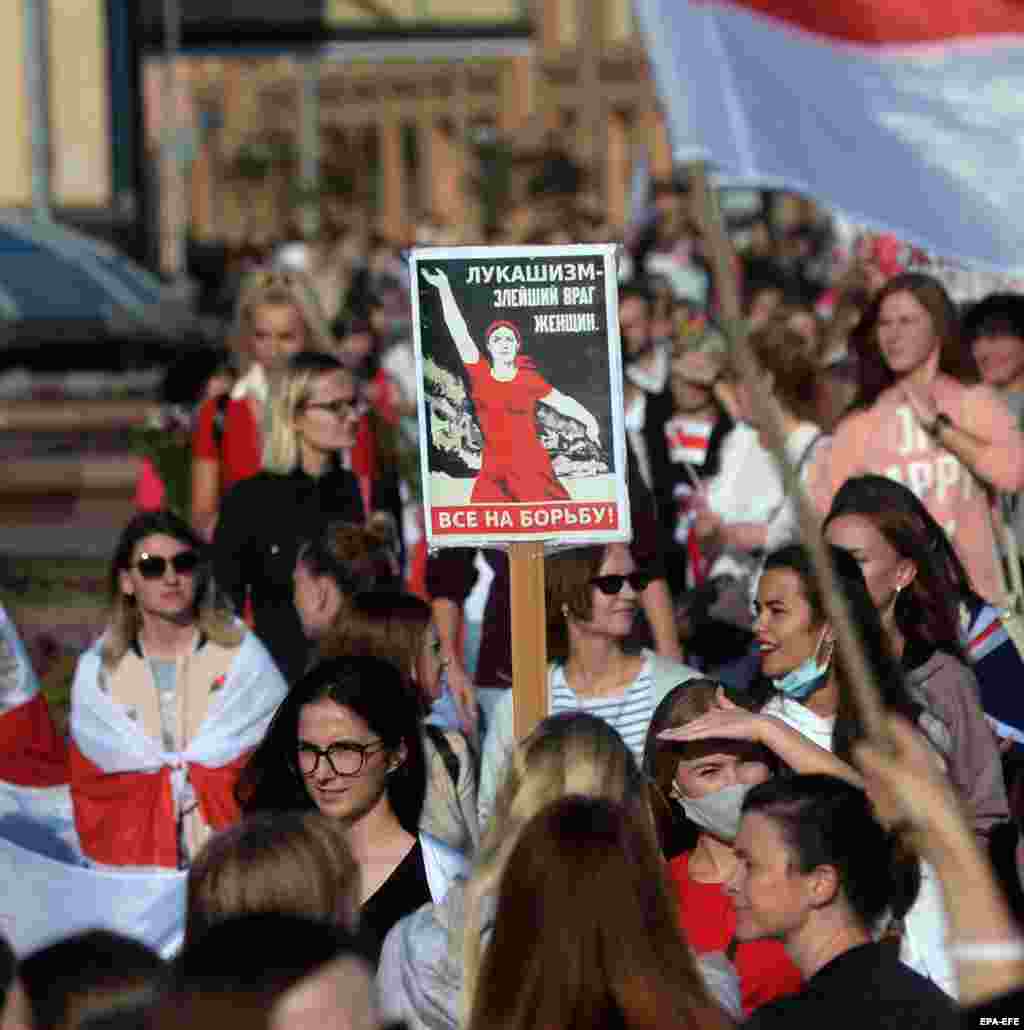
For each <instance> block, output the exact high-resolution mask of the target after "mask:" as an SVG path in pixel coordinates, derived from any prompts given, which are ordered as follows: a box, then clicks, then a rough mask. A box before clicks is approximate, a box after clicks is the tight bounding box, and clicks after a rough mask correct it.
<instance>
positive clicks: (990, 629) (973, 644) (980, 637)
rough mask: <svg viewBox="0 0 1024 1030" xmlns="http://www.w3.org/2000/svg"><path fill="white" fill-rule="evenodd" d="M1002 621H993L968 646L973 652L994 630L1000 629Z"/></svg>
mask: <svg viewBox="0 0 1024 1030" xmlns="http://www.w3.org/2000/svg"><path fill="white" fill-rule="evenodd" d="M1002 625H1003V624H1002V621H1001V620H999V619H993V620H992V621H991V622H990V623H989V624H988V625H987V626H986V627H985V628H984V629H983V630H982V631H981V632H980V633H979V634H978V635H977V636H976V637H975V638H974V639H973V640H972V641H971V642H970V644H969V645H968V646H969V647H970V649H971V650H972V651H973V650H974V649H975V648H976V647H980V646H981V645H982V644H983V643H984V642H985V641H986V640H988V638H989V637H990V636H992V634H993V633H995V632H996V630H998V629H1000V628H1001V627H1002Z"/></svg>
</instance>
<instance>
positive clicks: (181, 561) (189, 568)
mask: <svg viewBox="0 0 1024 1030" xmlns="http://www.w3.org/2000/svg"><path fill="white" fill-rule="evenodd" d="M169 561H170V566H171V568H172V569H174V571H175V572H176V573H177V574H178V575H179V576H190V575H191V574H192V573H193V572H195V571H196V569H197V568H198V567H199V564H200V562H201V561H202V559H201V558H200V557H199V554H198V552H196V551H182V552H181V553H180V554H176V555H174V557H173V558H171V559H170V560H169ZM167 565H168V559H167V558H165V557H164V556H163V555H162V554H147V553H146V552H145V551H143V552H142V554H140V555H139V559H138V561H136V563H135V568H137V569H138V570H139V575H140V576H141V577H142V578H143V579H160V577H161V576H163V574H164V573H165V572H166V571H167Z"/></svg>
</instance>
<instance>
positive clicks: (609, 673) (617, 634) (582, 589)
mask: <svg viewBox="0 0 1024 1030" xmlns="http://www.w3.org/2000/svg"><path fill="white" fill-rule="evenodd" d="M650 578H651V577H650V576H649V575H648V573H646V572H642V571H638V570H637V567H636V565H635V563H634V561H633V556H632V554H631V553H630V550H629V546H628V545H627V544H608V545H607V546H605V547H601V546H594V547H579V548H574V549H572V550H569V551H563V552H561V553H558V554H552V555H549V556H548V557H547V558H546V559H545V561H544V595H545V596H544V604H545V610H546V613H547V614H546V618H547V651H548V658H549V659H550V664H549V665H548V714H550V715H554V714H556V713H558V712H567V711H577V710H579V711H585V712H590V713H591V714H592V715H596V716H598V717H599V718H601V719H603V720H604V721H605V722H607V723H609V724H610V725H611V726H613V727H614V728H615V729H616V730H618V732H619V733H620V734H621V735H622V738H623V739H624V740H625V742H626V744H627V745H629V747H630V749H631V750H632V752H633V754H634V755H635V756H636V758H637V760H638V761H639V759H640V757H641V755H642V754H643V750H644V737H645V734H646V733H647V726H648V724H649V723H650V721H651V715H652V714H653V712H654V709H655V708H656V707H657V705H658V702H659V701H660V700H661V699H662V698H663V697H664V696H665V694H666V693H668V691H669V690H671V689H672V688H673V687H675V686H677V685H678V684H680V683H682V682H684V681H685V680H688V679H691V678H692V677H694V676H698V675H699V673H698V672H697V671H696V670H695V669H691V668H689V667H688V666H686V665H683V664H682V663H680V662H676V661H673V660H671V659H668V658H663V657H661V656H660V655H657V654H655V653H654V652H653V651H649V650H647V649H644V650H641V651H639V652H633V651H627V650H626V648H625V647H624V642H625V640H626V638H627V637H628V636H629V634H630V631H631V630H632V628H633V620H634V618H635V617H636V613H637V609H638V607H639V603H640V595H641V594H642V593H643V591H644V589H645V588H646V587H647V585H648V584H649V582H650ZM514 744H515V736H514V733H513V726H512V691H511V690H509V691H506V692H505V693H504V694H503V695H502V697H501V699H500V700H499V701H498V703H497V705H496V707H495V710H494V716H493V719H492V724H491V727H490V729H489V731H488V733H487V738H486V741H485V743H484V748H483V757H482V765H481V769H480V790H479V805H480V826H481V829H483V828H484V827H485V826H486V823H487V817H488V815H489V814H490V811H491V807H492V805H493V802H494V795H495V793H496V791H497V788H498V785H499V783H500V781H501V777H502V775H503V774H504V769H505V765H506V763H507V761H508V756H509V755H510V754H511V753H512V749H513V746H514Z"/></svg>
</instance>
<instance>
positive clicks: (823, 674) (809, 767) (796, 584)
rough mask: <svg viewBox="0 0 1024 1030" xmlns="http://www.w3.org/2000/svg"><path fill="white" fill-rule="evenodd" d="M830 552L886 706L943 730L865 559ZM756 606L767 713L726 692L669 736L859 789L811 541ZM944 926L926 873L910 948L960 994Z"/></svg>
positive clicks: (768, 582) (856, 723) (776, 569)
mask: <svg viewBox="0 0 1024 1030" xmlns="http://www.w3.org/2000/svg"><path fill="white" fill-rule="evenodd" d="M829 555H830V558H831V560H832V566H833V571H834V573H835V577H836V581H837V585H838V587H839V589H840V590H841V591H842V593H843V596H844V598H845V600H846V604H847V608H848V610H849V612H850V616H851V619H852V621H853V624H854V625H855V626H856V627H857V629H858V631H859V633H860V636H861V641H862V644H863V647H864V652H865V656H866V658H867V661H868V664H869V667H870V668H871V669H872V670H873V672H874V678H875V682H876V684H877V685H878V688H879V690H880V691H881V701H882V704H883V706H884V707H885V708H887V709H889V710H891V711H895V712H898V713H900V714H902V715H905V716H907V717H908V718H909V719H910V720H911V721H912V722H914V723H915V724H917V725H918V726H919V728H920V729H921V730H922V731H923V732H924V733H925V734H926V735H927V736H929V738H930V737H931V735H933V734H934V732H935V722H936V720H935V717H934V716H933V715H932V714H931V713H930V712H928V711H927V710H925V709H923V708H922V706H921V705H920V704H917V703H915V701H914V700H913V699H912V698H911V697H910V695H909V694H908V692H907V689H906V686H905V685H904V682H903V677H902V676H901V674H900V670H899V667H898V666H897V665H896V663H895V662H894V661H893V659H892V657H891V655H890V652H889V649H888V646H887V644H886V640H885V633H884V630H883V629H882V625H881V622H880V620H879V617H878V613H877V611H876V610H875V606H874V604H873V603H872V601H871V595H870V594H869V593H868V590H867V586H866V585H865V583H864V577H863V575H862V574H861V571H860V568H859V566H858V565H857V562H856V561H855V560H854V559H853V558H852V557H851V556H850V555H849V554H847V553H846V552H845V551H841V550H839V548H836V547H832V548H830V549H829ZM755 613H756V617H755V621H754V634H755V637H756V640H757V642H758V645H759V650H760V654H761V673H762V679H761V682H760V683H758V684H756V685H755V689H758V690H759V691H760V692H761V693H762V694H763V696H766V697H767V700H766V701H765V703H764V704H763V705H762V707H761V708H760V710H759V711H758V712H748V711H746V710H744V709H741V708H738V707H737V706H736V705H733V704H732V703H731V702H730V701H729V700H728V699H727V698H726V697H725V696H724V694H722V693H720V694H719V696H718V697H717V698H716V705H717V707H716V708H715V709H713V710H711V711H709V712H708V713H707V714H706V715H703V716H701V717H700V718H698V719H695V720H694V721H693V722H691V723H689V724H687V725H686V726H683V727H681V728H679V729H674V730H669V731H667V732H665V733H663V734H662V735H661V739H662V740H674V741H685V742H692V741H700V740H707V739H716V738H727V739H731V740H745V741H749V742H751V743H759V744H763V745H764V746H765V747H767V748H768V749H769V750H771V751H773V752H774V753H775V754H776V755H777V756H778V757H779V758H780V759H782V761H783V762H785V763H786V765H788V766H789V767H790V768H791V769H792V770H793V771H794V772H797V773H826V774H827V775H831V776H837V777H838V778H840V779H844V780H846V781H847V782H850V783H853V784H854V785H856V786H860V785H861V778H860V775H859V774H858V773H857V771H856V770H855V769H854V767H853V765H852V764H851V752H852V747H853V745H854V743H856V742H857V741H858V740H860V739H862V738H863V737H864V735H865V734H864V728H863V724H862V722H861V719H860V715H859V712H858V710H857V707H856V702H855V700H854V696H853V690H852V687H851V684H850V680H849V678H848V674H847V673H846V665H845V663H844V662H843V659H842V655H841V654H839V653H837V650H836V646H835V641H834V634H833V631H832V627H831V625H830V624H829V622H828V618H827V615H826V612H825V606H824V601H823V599H822V596H821V593H820V590H819V589H818V585H817V580H816V578H815V576H814V573H813V569H812V567H811V562H810V557H809V555H808V553H807V552H806V550H805V549H804V548H802V547H800V546H798V545H795V544H791V545H789V546H787V547H783V548H780V549H779V550H778V551H775V552H773V553H772V554H770V555H769V556H768V558H767V560H766V561H765V566H764V572H763V574H762V576H761V581H760V583H759V585H758V591H757V602H756V603H755ZM791 735H792V736H791ZM794 737H795V738H797V739H794ZM798 741H801V742H802V743H799V744H798ZM780 745H781V746H780ZM783 747H784V749H783ZM944 925H945V924H944V917H943V913H942V907H941V903H940V902H939V900H938V891H937V885H936V884H935V883H934V881H933V880H932V879H931V878H930V877H925V882H924V883H923V885H922V890H921V896H920V897H919V899H918V901H917V902H916V903H915V905H914V907H913V909H912V910H911V913H910V914H909V915H908V917H907V919H906V921H905V930H904V933H903V938H902V941H901V955H902V956H903V958H904V961H906V962H907V963H908V964H909V965H912V966H913V967H914V968H916V969H917V970H918V971H919V972H921V973H923V974H925V975H926V976H929V977H930V978H931V979H932V980H934V981H935V982H936V983H938V984H939V985H940V986H941V987H942V988H943V989H944V990H946V991H947V992H952V991H954V990H955V984H954V978H953V971H952V965H951V963H950V960H949V956H948V954H947V952H946V948H945V943H944V933H945V929H944Z"/></svg>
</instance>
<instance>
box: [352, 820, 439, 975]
mask: <svg viewBox="0 0 1024 1030" xmlns="http://www.w3.org/2000/svg"><path fill="white" fill-rule="evenodd" d="M430 900H431V897H430V885H429V883H428V882H427V867H426V866H425V865H424V863H423V848H422V847H420V842H419V838H417V839H416V843H415V844H413V846H412V847H411V848H410V849H409V851H408V852H407V853H406V856H405V858H403V859H402V861H401V862H399V863H398V865H397V866H395V868H394V870H393V872H392V873H391V875H390V876H389V877H388V878H387V879H386V880H385V881H384V882H383V883H382V884H381V885H380V886H379V887H378V888H377V889H376V890H375V891H374V892H373V894H372V895H371V896H370V897H369V898H368V899H367V900H366V902H365V903H364V905H363V907H362V908H361V909H360V910H359V930H360V936H361V938H362V939H363V940H364V941H365V944H366V947H367V949H368V950H369V952H370V954H371V957H372V959H373V963H374V965H376V964H377V962H378V960H379V959H380V949H381V948H382V947H383V946H384V938H385V937H386V936H387V935H388V930H390V929H391V927H392V926H394V925H395V923H397V922H398V920H399V919H401V918H402V917H403V916H407V915H408V914H409V913H410V912H415V911H416V909H418V908H421V907H422V906H423V905H425V904H426V903H427V902H428V901H430Z"/></svg>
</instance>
